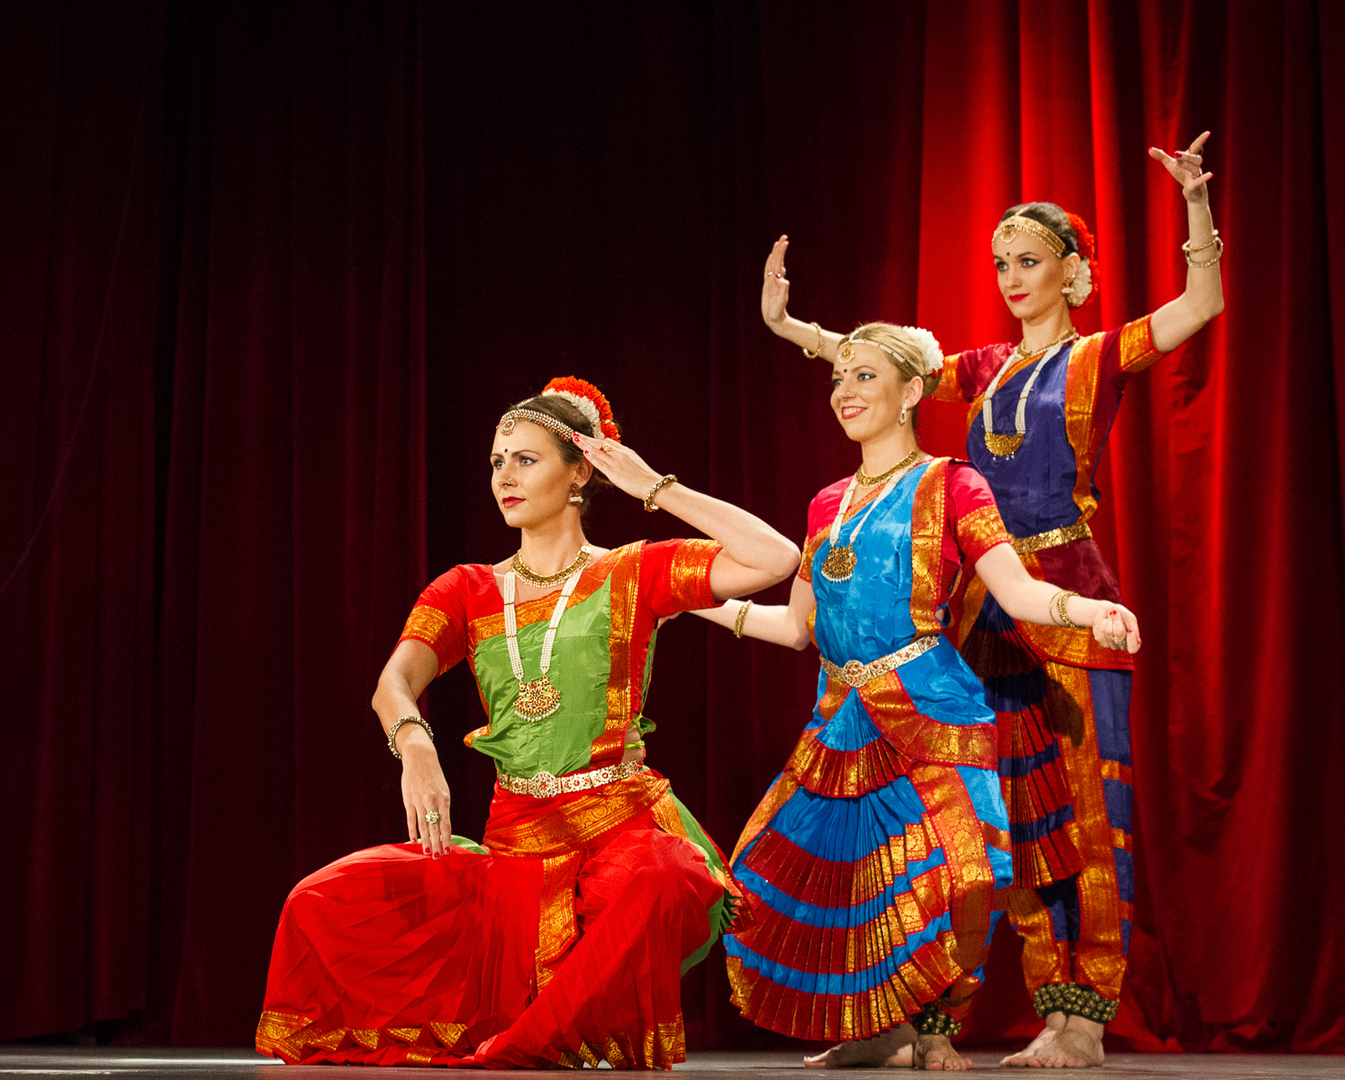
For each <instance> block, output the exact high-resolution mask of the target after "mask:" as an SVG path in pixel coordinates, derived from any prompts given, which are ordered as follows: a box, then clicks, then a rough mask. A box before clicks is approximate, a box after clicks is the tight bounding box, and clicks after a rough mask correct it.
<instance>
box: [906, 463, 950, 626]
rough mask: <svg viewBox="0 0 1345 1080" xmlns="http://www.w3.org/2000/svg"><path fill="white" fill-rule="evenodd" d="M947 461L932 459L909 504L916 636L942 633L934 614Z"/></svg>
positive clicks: (912, 607)
mask: <svg viewBox="0 0 1345 1080" xmlns="http://www.w3.org/2000/svg"><path fill="white" fill-rule="evenodd" d="M950 461H951V459H950V458H935V459H934V460H933V461H932V462H930V464H929V466H928V467H927V468H926V469H925V473H924V475H923V476H921V477H920V482H919V483H918V484H917V485H916V488H915V499H914V501H913V503H912V505H911V621H912V622H914V623H915V636H916V637H924V636H925V635H927V634H942V633H943V624H942V623H941V622H939V620H938V617H937V616H936V615H935V614H934V613H935V611H936V610H937V609H938V607H939V568H940V565H941V555H942V550H941V549H942V547H943V531H944V529H945V527H946V522H945V520H944V516H945V515H944V500H945V499H946V498H947V497H948V467H949V463H950Z"/></svg>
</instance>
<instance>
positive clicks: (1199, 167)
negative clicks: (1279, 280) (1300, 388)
mask: <svg viewBox="0 0 1345 1080" xmlns="http://www.w3.org/2000/svg"><path fill="white" fill-rule="evenodd" d="M1208 136H1209V132H1205V133H1204V134H1202V135H1200V136H1199V137H1198V138H1197V139H1195V141H1194V142H1192V143H1191V145H1190V147H1189V148H1188V149H1187V150H1184V151H1179V152H1177V153H1176V154H1175V155H1168V154H1165V153H1164V152H1163V151H1161V150H1158V149H1156V148H1155V149H1153V150H1150V152H1149V153H1150V156H1151V157H1153V158H1154V159H1155V160H1157V161H1159V162H1161V163H1162V164H1163V166H1164V167H1165V168H1166V169H1167V170H1168V172H1169V173H1170V174H1171V175H1172V177H1173V179H1174V180H1176V181H1177V182H1178V183H1179V184H1181V186H1182V194H1183V197H1184V198H1185V201H1186V212H1187V224H1188V227H1189V230H1190V239H1189V240H1188V241H1187V242H1186V243H1185V244H1183V245H1182V249H1183V253H1184V255H1185V258H1186V263H1187V267H1188V269H1187V274H1186V289H1185V291H1184V292H1183V293H1182V294H1181V295H1180V296H1178V297H1176V298H1175V299H1173V300H1172V301H1170V302H1169V303H1167V304H1164V305H1163V306H1162V307H1160V308H1159V309H1158V310H1157V311H1155V312H1153V313H1152V314H1151V315H1146V316H1144V317H1143V318H1140V319H1137V320H1135V321H1134V322H1130V323H1127V324H1125V325H1124V326H1120V327H1117V328H1115V329H1113V330H1109V331H1107V332H1106V333H1102V334H1092V335H1090V336H1088V337H1083V338H1081V337H1079V335H1078V333H1077V332H1076V331H1075V329H1074V326H1073V323H1072V321H1071V319H1070V311H1071V309H1072V308H1076V307H1080V306H1082V305H1083V304H1085V303H1087V302H1089V300H1091V299H1092V297H1093V296H1094V295H1095V293H1096V289H1095V282H1096V274H1095V271H1096V256H1095V252H1094V248H1093V239H1092V237H1091V236H1090V235H1089V232H1088V229H1087V227H1086V225H1085V224H1084V222H1083V219H1082V218H1079V217H1078V216H1076V215H1074V214H1069V213H1067V212H1066V211H1064V210H1062V209H1061V208H1060V207H1058V206H1056V205H1055V204H1053V203H1041V202H1034V203H1026V204H1022V205H1019V206H1013V207H1010V208H1009V209H1008V210H1006V211H1005V212H1004V215H1003V217H1002V218H1001V220H1000V223H999V225H998V226H997V228H996V229H995V230H994V234H993V237H992V254H993V258H994V266H995V271H996V275H997V280H998V284H999V288H1000V292H1001V294H1002V295H1003V297H1004V301H1005V303H1006V304H1007V305H1008V308H1009V311H1010V312H1012V313H1013V315H1014V317H1015V318H1018V319H1019V320H1021V324H1022V340H1021V341H1020V342H1019V344H1018V345H1017V346H1016V347H1015V346H1014V345H1013V344H1012V343H1010V342H1001V343H997V344H994V345H987V346H985V347H983V348H979V349H970V350H968V351H966V352H962V353H957V354H954V355H950V356H949V357H948V358H947V360H946V362H945V367H944V373H943V378H942V380H941V382H940V384H939V389H938V393H937V395H936V396H937V397H938V398H940V399H942V400H945V401H963V402H966V403H968V404H969V405H970V408H969V410H968V413H967V456H968V457H969V458H970V459H971V461H972V462H973V463H974V464H975V465H976V467H977V468H978V469H979V470H980V471H981V472H982V473H983V474H984V476H985V478H986V480H987V481H988V482H989V484H990V488H991V490H992V491H993V492H994V494H995V501H996V502H997V503H998V505H999V508H1000V512H1001V513H1002V515H1003V518H1004V523H1005V525H1006V526H1008V529H1009V531H1010V532H1011V533H1012V534H1013V536H1014V547H1015V548H1016V549H1017V550H1018V552H1019V553H1020V554H1021V555H1022V558H1023V562H1024V564H1025V565H1026V566H1027V569H1028V572H1029V573H1030V574H1031V575H1032V576H1033V577H1037V578H1042V579H1045V580H1050V581H1053V582H1056V583H1057V584H1060V585H1065V586H1067V587H1068V588H1070V589H1077V590H1079V591H1080V592H1084V593H1087V594H1089V595H1091V596H1098V597H1102V598H1104V599H1107V600H1111V601H1119V600H1120V598H1121V592H1120V587H1119V585H1118V583H1117V581H1116V577H1115V575H1114V574H1113V573H1112V571H1111V568H1110V567H1109V566H1108V565H1107V562H1106V560H1105V559H1104V558H1103V556H1102V552H1101V551H1100V550H1099V548H1098V546H1097V544H1096V542H1095V541H1094V540H1093V538H1092V535H1091V533H1090V531H1089V527H1088V521H1089V519H1090V518H1091V517H1092V516H1093V514H1094V513H1095V512H1096V510H1097V504H1098V498H1099V493H1098V490H1097V488H1096V486H1095V485H1094V484H1093V474H1094V472H1095V470H1096V468H1097V463H1098V459H1099V456H1100V455H1101V452H1102V448H1103V446H1104V445H1105V442H1106V439H1107V435H1108V433H1109V431H1110V430H1111V425H1112V422H1113V421H1114V420H1115V418H1116V414H1117V411H1118V409H1119V408H1120V404H1121V395H1122V392H1123V391H1124V389H1125V386H1126V384H1127V383H1128V381H1129V380H1130V379H1131V378H1132V377H1133V376H1135V375H1137V374H1139V373H1140V372H1141V371H1143V370H1144V369H1145V368H1147V367H1148V366H1149V365H1151V364H1153V363H1154V362H1155V361H1157V360H1158V359H1160V358H1161V357H1162V356H1163V354H1164V353H1166V352H1169V351H1171V350H1172V349H1175V348H1176V347H1177V346H1178V345H1180V344H1181V343H1182V342H1184V341H1186V340H1187V339H1188V338H1189V337H1191V336H1192V335H1193V334H1195V333H1196V332H1197V331H1198V330H1199V329H1200V328H1201V327H1202V326H1204V325H1205V323H1206V322H1208V321H1209V320H1210V319H1212V318H1214V317H1215V316H1216V315H1218V314H1219V312H1220V311H1222V310H1223V293H1222V288H1221V284H1220V277H1219V268H1218V264H1219V257H1220V255H1221V254H1222V252H1223V241H1222V240H1220V238H1219V233H1218V230H1217V229H1215V228H1214V223H1213V220H1212V218H1211V216H1210V209H1209V195H1208V191H1207V189H1206V181H1207V180H1209V178H1210V174H1209V173H1207V172H1204V171H1203V164H1202V154H1203V150H1204V144H1205V140H1206V139H1207V138H1208ZM787 244H788V241H787V240H786V238H784V237H781V238H780V240H779V241H778V242H777V243H776V245H775V249H774V250H773V251H772V252H771V256H770V258H769V259H768V260H767V263H766V277H765V285H764V287H763V290H762V315H763V317H764V318H765V320H766V323H767V325H768V326H770V327H771V329H772V330H773V331H774V332H775V333H777V334H779V335H781V336H782V337H785V338H788V339H789V340H791V341H793V342H795V343H796V344H798V345H801V346H802V347H803V348H804V350H805V351H806V352H807V353H808V354H809V355H813V354H817V355H820V356H822V357H823V358H824V359H825V358H830V357H832V356H834V355H835V353H834V349H835V348H836V346H837V344H838V343H839V342H840V341H841V338H840V337H839V336H838V335H836V334H834V333H829V332H827V331H825V330H823V329H821V328H820V327H819V326H818V325H817V324H816V323H812V324H809V323H804V322H801V321H799V320H798V319H794V318H791V317H790V316H789V315H788V314H787V313H786V310H785V305H786V301H787V299H788V294H789V282H788V280H787V279H786V277H785V274H784V254H785V248H786V246H787ZM964 585H965V594H964V595H965V600H964V602H963V603H961V604H960V605H959V607H960V618H959V620H958V625H956V626H954V627H951V628H950V632H951V633H952V634H953V635H954V636H955V639H956V641H957V642H958V647H959V649H960V650H961V652H962V655H963V656H964V657H965V658H966V660H967V662H968V663H969V664H970V665H971V667H972V670H973V671H975V673H976V675H977V676H978V677H979V678H980V679H981V680H982V681H983V682H984V683H985V686H986V699H987V703H988V704H989V705H990V707H991V708H993V709H994V710H995V713H996V717H997V719H998V724H999V733H1000V734H999V737H1000V754H999V760H1000V771H1001V777H1000V779H1001V783H1002V786H1003V790H1004V797H1005V801H1006V803H1007V805H1008V811H1009V823H1010V832H1011V834H1012V852H1013V876H1014V883H1013V888H1011V889H1010V890H1009V891H1008V893H1007V894H1006V897H1005V903H1006V905H1007V908H1008V912H1009V917H1010V919H1011V920H1012V922H1013V924H1014V928H1015V929H1016V930H1017V931H1018V934H1019V936H1020V937H1021V938H1022V940H1023V971H1024V975H1025V976H1026V979H1027V984H1028V990H1029V991H1030V992H1031V993H1032V997H1033V1002H1034V1004H1035V1006H1036V1009H1037V1012H1038V1013H1039V1014H1040V1015H1041V1017H1042V1018H1043V1020H1044V1022H1045V1023H1044V1026H1043V1029H1042V1031H1041V1033H1040V1034H1039V1035H1038V1036H1037V1038H1036V1039H1034V1040H1033V1042H1032V1044H1031V1045H1029V1046H1028V1047H1027V1048H1026V1049H1025V1050H1023V1051H1021V1052H1020V1053H1017V1054H1013V1055H1010V1056H1009V1057H1007V1058H1005V1059H1004V1062H1003V1063H1004V1064H1006V1065H1022V1066H1082V1065H1100V1064H1102V1060H1103V1052H1102V1033H1103V1027H1104V1025H1105V1024H1106V1023H1107V1022H1109V1021H1110V1020H1111V1019H1112V1018H1113V1017H1115V1015H1116V1009H1117V1006H1118V1004H1119V1002H1120V997H1121V982H1122V978H1123V976H1124V974H1125V969H1126V951H1127V947H1128V945H1129V939H1130V924H1131V915H1132V905H1133V902H1134V873H1133V861H1132V856H1131V841H1130V813H1131V805H1132V793H1131V786H1130V776H1131V765H1130V726H1129V704H1130V678H1131V668H1132V666H1133V665H1132V663H1131V661H1130V658H1129V656H1126V655H1118V654H1116V653H1109V652H1107V651H1106V650H1104V649H1101V648H1099V647H1098V646H1097V644H1096V643H1095V642H1093V641H1092V640H1090V638H1089V635H1088V634H1087V632H1086V628H1083V629H1081V628H1077V627H1072V626H1070V625H1069V624H1066V625H1064V626H1054V627H1041V626H1033V625H1030V624H1026V623H1023V622H1022V621H1021V620H1020V621H1019V622H1017V623H1015V621H1014V620H1013V619H1012V618H1011V617H1010V616H1009V615H1008V613H1006V612H1005V610H1004V609H1003V608H1002V606H1001V605H998V604H997V603H996V602H995V599H994V597H993V596H987V595H986V585H987V583H986V582H985V580H984V579H983V578H979V577H978V576H973V575H968V577H967V578H966V579H965V581H964ZM991 592H992V593H993V590H991Z"/></svg>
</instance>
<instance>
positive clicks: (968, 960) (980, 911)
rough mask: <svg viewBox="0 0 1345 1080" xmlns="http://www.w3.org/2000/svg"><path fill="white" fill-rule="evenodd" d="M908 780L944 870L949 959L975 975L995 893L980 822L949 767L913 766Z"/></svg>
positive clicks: (984, 945)
mask: <svg viewBox="0 0 1345 1080" xmlns="http://www.w3.org/2000/svg"><path fill="white" fill-rule="evenodd" d="M910 778H911V784H912V786H913V787H914V788H915V790H916V793H917V794H918V795H919V796H920V801H921V802H922V803H923V804H924V807H925V811H926V813H927V814H928V815H929V819H930V824H931V825H932V826H933V829H934V833H935V835H936V836H937V837H938V838H939V846H940V847H941V848H942V849H943V857H944V860H945V864H946V866H947V868H948V875H949V890H948V892H949V901H950V902H949V916H950V918H951V921H952V929H953V936H954V937H955V938H956V939H957V943H956V946H955V952H954V953H953V959H954V960H955V961H956V963H957V964H958V966H959V967H961V968H962V970H963V971H974V970H976V968H978V967H980V966H981V962H982V961H983V960H984V957H985V952H986V948H987V942H986V938H987V937H988V936H989V931H990V914H991V910H992V909H993V906H994V893H995V876H994V872H993V871H992V870H991V868H990V857H989V854H988V853H987V851H986V846H985V837H984V836H983V835H982V833H981V822H980V818H978V817H977V816H976V808H975V806H974V805H973V804H972V801H971V796H970V795H969V794H968V793H967V788H966V785H965V784H963V782H962V778H961V777H960V776H959V775H958V774H957V773H956V772H954V771H952V770H950V769H949V768H948V767H947V766H940V765H926V764H924V763H923V762H915V763H912V765H911V772H910Z"/></svg>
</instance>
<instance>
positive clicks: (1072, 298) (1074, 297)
mask: <svg viewBox="0 0 1345 1080" xmlns="http://www.w3.org/2000/svg"><path fill="white" fill-rule="evenodd" d="M1092 291H1093V271H1092V270H1091V269H1090V268H1089V266H1088V260H1087V259H1084V260H1083V261H1082V262H1080V263H1079V272H1078V273H1077V274H1075V275H1074V283H1073V284H1072V285H1070V287H1069V292H1068V293H1066V294H1065V303H1067V304H1069V306H1070V307H1072V308H1076V307H1081V306H1083V303H1084V301H1085V300H1087V299H1088V294H1089V293H1091V292H1092Z"/></svg>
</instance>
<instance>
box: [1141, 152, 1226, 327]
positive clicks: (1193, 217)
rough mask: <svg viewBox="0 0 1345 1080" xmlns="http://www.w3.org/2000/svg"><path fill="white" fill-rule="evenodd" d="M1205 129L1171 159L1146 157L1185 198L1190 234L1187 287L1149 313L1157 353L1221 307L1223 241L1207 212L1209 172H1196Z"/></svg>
mask: <svg viewBox="0 0 1345 1080" xmlns="http://www.w3.org/2000/svg"><path fill="white" fill-rule="evenodd" d="M1209 137H1210V133H1209V132H1208V131H1206V132H1204V133H1203V134H1202V135H1200V136H1198V137H1197V138H1196V140H1195V141H1194V142H1192V143H1191V148H1190V149H1189V150H1183V151H1181V152H1180V153H1178V154H1177V156H1176V157H1170V156H1169V155H1167V154H1165V153H1164V152H1163V151H1162V150H1160V149H1158V147H1156V146H1155V147H1151V148H1150V150H1149V156H1150V157H1151V158H1153V159H1154V160H1155V161H1161V162H1162V163H1163V167H1164V168H1166V169H1167V171H1168V172H1169V173H1171V174H1172V178H1173V179H1174V180H1176V181H1177V183H1179V184H1181V186H1182V195H1183V196H1184V197H1185V199H1186V220H1187V225H1188V227H1189V228H1190V235H1191V238H1190V240H1189V241H1188V242H1187V244H1186V246H1185V248H1184V254H1185V256H1186V264H1187V269H1186V291H1185V292H1183V293H1182V294H1181V296H1179V297H1177V298H1176V299H1175V300H1170V301H1169V302H1168V303H1166V304H1164V305H1163V306H1162V307H1161V308H1159V309H1158V310H1157V311H1155V312H1154V314H1153V318H1152V319H1151V320H1150V322H1149V327H1150V330H1151V331H1152V332H1153V339H1154V346H1155V348H1157V349H1159V350H1160V351H1162V352H1171V351H1172V350H1173V349H1175V348H1176V347H1177V346H1178V345H1180V344H1181V343H1182V342H1183V341H1185V340H1186V339H1187V338H1189V337H1190V336H1191V335H1192V334H1194V333H1195V332H1196V331H1197V330H1199V329H1200V328H1201V327H1202V326H1204V325H1205V324H1206V323H1207V322H1209V321H1210V320H1211V319H1212V318H1214V317H1215V316H1216V315H1218V314H1219V312H1221V311H1223V309H1224V288H1223V280H1222V278H1221V276H1220V274H1219V257H1220V255H1221V254H1222V253H1223V241H1222V240H1220V239H1219V232H1218V230H1217V229H1215V227H1214V218H1213V216H1212V215H1211V214H1210V194H1209V189H1208V188H1207V187H1206V186H1205V182H1206V181H1207V180H1209V179H1210V177H1212V176H1213V175H1214V174H1213V173H1207V172H1202V171H1201V163H1202V155H1203V151H1204V147H1205V140H1206V139H1208V138H1209Z"/></svg>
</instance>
